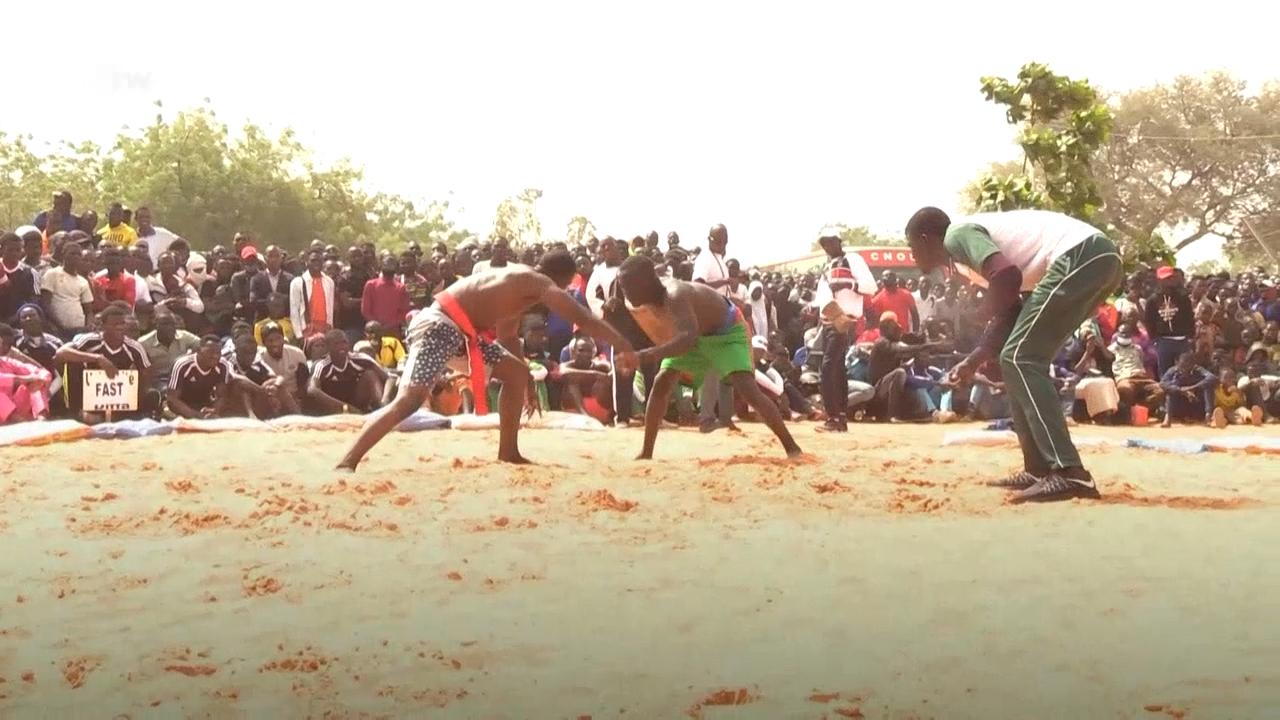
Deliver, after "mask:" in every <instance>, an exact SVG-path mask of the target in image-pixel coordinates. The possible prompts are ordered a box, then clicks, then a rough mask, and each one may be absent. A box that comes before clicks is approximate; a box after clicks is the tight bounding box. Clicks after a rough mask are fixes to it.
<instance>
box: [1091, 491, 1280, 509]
mask: <svg viewBox="0 0 1280 720" xmlns="http://www.w3.org/2000/svg"><path fill="white" fill-rule="evenodd" d="M1089 502H1096V503H1102V504H1104V505H1133V506H1135V507H1167V508H1173V509H1175V510H1242V509H1245V508H1253V507H1259V506H1261V505H1262V502H1261V501H1259V500H1255V499H1253V498H1245V497H1241V498H1219V497H1200V496H1195V495H1135V494H1134V493H1133V492H1131V491H1129V490H1127V489H1126V490H1121V491H1120V492H1117V493H1107V494H1106V495H1103V496H1102V498H1101V499H1100V500H1091V501H1089Z"/></svg>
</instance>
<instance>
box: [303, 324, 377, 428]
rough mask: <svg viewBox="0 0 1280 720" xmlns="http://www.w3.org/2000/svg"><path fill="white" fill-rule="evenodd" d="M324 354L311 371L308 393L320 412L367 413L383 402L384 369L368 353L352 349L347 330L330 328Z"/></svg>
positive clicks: (333, 413) (326, 413)
mask: <svg viewBox="0 0 1280 720" xmlns="http://www.w3.org/2000/svg"><path fill="white" fill-rule="evenodd" d="M325 340H326V343H327V345H328V348H329V354H328V356H327V357H325V358H323V359H321V360H319V361H318V362H316V364H315V368H314V369H313V370H312V372H311V380H310V385H309V388H308V394H309V395H310V397H311V402H312V404H313V405H314V406H315V407H316V409H317V410H319V411H320V413H321V414H322V415H337V414H343V415H346V414H347V413H350V412H352V411H355V412H358V413H367V412H371V411H373V410H376V409H377V408H378V406H379V404H380V403H381V402H382V391H383V385H384V383H385V382H386V380H387V371H386V370H384V369H383V368H382V366H381V365H379V364H378V362H377V361H376V360H374V359H373V358H371V357H367V356H365V355H360V354H352V353H351V345H350V343H348V342H347V336H346V333H344V332H342V331H341V330H330V331H329V332H328V333H327V334H326V335H325Z"/></svg>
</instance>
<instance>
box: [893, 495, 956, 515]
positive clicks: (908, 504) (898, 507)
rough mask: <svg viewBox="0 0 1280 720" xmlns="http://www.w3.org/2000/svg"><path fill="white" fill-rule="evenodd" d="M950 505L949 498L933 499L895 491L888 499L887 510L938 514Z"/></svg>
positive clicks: (904, 512)
mask: <svg viewBox="0 0 1280 720" xmlns="http://www.w3.org/2000/svg"><path fill="white" fill-rule="evenodd" d="M950 504H951V500H950V499H949V498H945V497H943V498H935V497H929V496H928V495H921V494H919V493H913V492H907V491H906V490H895V491H894V493H893V497H891V498H889V506H888V510H889V512H891V513H903V514H907V513H932V512H938V511H939V510H942V509H944V508H946V507H947V506H948V505H950Z"/></svg>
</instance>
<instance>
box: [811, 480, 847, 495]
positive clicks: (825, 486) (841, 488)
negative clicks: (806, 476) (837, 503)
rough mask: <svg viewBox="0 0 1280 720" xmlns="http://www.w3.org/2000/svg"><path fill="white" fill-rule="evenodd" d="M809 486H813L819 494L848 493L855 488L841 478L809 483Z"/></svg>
mask: <svg viewBox="0 0 1280 720" xmlns="http://www.w3.org/2000/svg"><path fill="white" fill-rule="evenodd" d="M809 487H811V488H813V491H814V492H816V493H818V494H819V495H826V494H828V493H847V492H850V491H852V490H853V488H851V487H849V486H848V485H845V484H844V483H842V482H840V481H839V480H832V481H831V482H825V483H809Z"/></svg>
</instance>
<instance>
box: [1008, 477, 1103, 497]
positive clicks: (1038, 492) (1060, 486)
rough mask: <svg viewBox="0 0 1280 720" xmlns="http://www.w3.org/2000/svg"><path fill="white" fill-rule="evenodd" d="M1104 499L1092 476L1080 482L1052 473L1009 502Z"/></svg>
mask: <svg viewBox="0 0 1280 720" xmlns="http://www.w3.org/2000/svg"><path fill="white" fill-rule="evenodd" d="M1100 497H1102V495H1101V494H1099V493H1098V486H1097V484H1096V483H1094V481H1093V477H1092V476H1090V477H1089V479H1087V480H1078V479H1076V478H1070V477H1067V476H1065V475H1060V474H1058V473H1050V474H1048V475H1046V476H1045V477H1043V478H1041V480H1040V481H1039V482H1037V483H1036V484H1035V485H1032V486H1031V487H1029V488H1027V489H1026V490H1023V491H1022V492H1020V493H1018V494H1017V495H1014V496H1013V497H1011V498H1009V502H1011V503H1014V504H1017V503H1024V502H1054V501H1057V500H1070V499H1072V498H1089V499H1092V500H1096V499H1098V498H1100Z"/></svg>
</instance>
